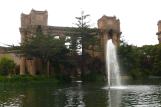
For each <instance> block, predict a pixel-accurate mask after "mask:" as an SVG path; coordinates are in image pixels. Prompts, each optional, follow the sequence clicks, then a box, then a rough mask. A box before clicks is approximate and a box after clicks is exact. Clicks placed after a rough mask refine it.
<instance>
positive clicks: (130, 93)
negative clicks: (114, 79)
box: [107, 85, 161, 107]
mask: <svg viewBox="0 0 161 107" xmlns="http://www.w3.org/2000/svg"><path fill="white" fill-rule="evenodd" d="M107 91H108V106H107V107H133V106H134V107H160V106H161V87H160V86H159V87H158V86H150V85H149V86H146V85H145V86H144V85H142V86H139V85H138V86H126V88H125V89H116V88H113V89H108V90H107Z"/></svg>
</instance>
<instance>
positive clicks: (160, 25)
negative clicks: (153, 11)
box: [156, 20, 161, 43]
mask: <svg viewBox="0 0 161 107" xmlns="http://www.w3.org/2000/svg"><path fill="white" fill-rule="evenodd" d="M157 25H158V32H157V33H156V34H157V35H158V41H159V43H161V20H159V21H158V24H157Z"/></svg>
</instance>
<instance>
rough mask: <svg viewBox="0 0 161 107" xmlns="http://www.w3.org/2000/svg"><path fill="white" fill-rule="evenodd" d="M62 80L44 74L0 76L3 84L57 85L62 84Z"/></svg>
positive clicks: (0, 83)
mask: <svg viewBox="0 0 161 107" xmlns="http://www.w3.org/2000/svg"><path fill="white" fill-rule="evenodd" d="M63 83H64V81H61V80H58V79H56V78H54V77H46V76H29V75H24V76H18V75H16V76H0V85H3V86H4V85H5V86H16V87H18V86H27V87H28V86H34V85H41V84H43V85H44V84H46V85H49V84H50V85H55V86H56V85H58V84H63Z"/></svg>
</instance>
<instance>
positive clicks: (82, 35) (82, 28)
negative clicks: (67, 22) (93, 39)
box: [75, 11, 90, 55]
mask: <svg viewBox="0 0 161 107" xmlns="http://www.w3.org/2000/svg"><path fill="white" fill-rule="evenodd" d="M89 16H90V15H89V14H84V11H82V12H81V16H80V17H75V18H76V20H77V23H75V25H76V26H77V27H78V32H79V34H78V38H79V39H80V43H81V44H82V55H84V48H85V44H86V43H85V41H86V40H87V37H88V36H89V35H90V29H89V27H90V25H89V21H87V18H88V17H89Z"/></svg>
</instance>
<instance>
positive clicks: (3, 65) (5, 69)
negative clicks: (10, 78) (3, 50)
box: [0, 57, 16, 76]
mask: <svg viewBox="0 0 161 107" xmlns="http://www.w3.org/2000/svg"><path fill="white" fill-rule="evenodd" d="M15 66H16V64H15V63H14V61H13V60H11V59H9V58H7V57H3V58H1V60H0V75H3V76H7V75H8V74H12V73H13V71H14V68H15Z"/></svg>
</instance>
